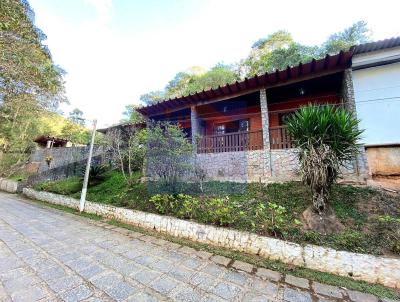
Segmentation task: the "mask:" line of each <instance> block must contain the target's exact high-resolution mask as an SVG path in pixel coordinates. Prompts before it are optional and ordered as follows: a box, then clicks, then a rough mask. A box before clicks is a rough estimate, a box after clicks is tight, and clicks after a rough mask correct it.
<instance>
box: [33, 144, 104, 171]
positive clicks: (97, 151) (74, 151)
mask: <svg viewBox="0 0 400 302" xmlns="http://www.w3.org/2000/svg"><path fill="white" fill-rule="evenodd" d="M103 153H104V150H103V148H102V147H95V148H93V157H95V156H98V155H101V154H103ZM88 155H89V146H85V147H65V148H64V147H63V148H50V149H47V148H46V149H37V150H35V151H34V152H33V153H32V154H31V156H30V159H29V162H30V163H31V164H33V163H36V165H37V171H32V172H39V173H40V172H44V171H47V170H50V169H54V168H58V167H61V166H66V165H68V164H71V163H74V162H81V161H83V160H85V159H87V157H88ZM48 156H51V157H52V161H51V162H50V165H48V164H47V162H46V157H48Z"/></svg>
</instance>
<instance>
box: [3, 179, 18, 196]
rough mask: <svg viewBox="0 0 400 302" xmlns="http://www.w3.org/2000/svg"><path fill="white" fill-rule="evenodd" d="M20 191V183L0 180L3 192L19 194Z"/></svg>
mask: <svg viewBox="0 0 400 302" xmlns="http://www.w3.org/2000/svg"><path fill="white" fill-rule="evenodd" d="M19 189H20V183H19V182H18V181H15V180H10V179H5V178H0V190H1V191H6V192H8V193H17V192H18V191H19ZM21 190H22V189H21Z"/></svg>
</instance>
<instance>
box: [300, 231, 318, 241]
mask: <svg viewBox="0 0 400 302" xmlns="http://www.w3.org/2000/svg"><path fill="white" fill-rule="evenodd" d="M321 237H322V236H321V234H320V233H318V232H316V231H306V232H304V234H303V238H304V240H305V241H306V242H309V243H312V244H321Z"/></svg>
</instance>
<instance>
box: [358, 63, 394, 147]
mask: <svg viewBox="0 0 400 302" xmlns="http://www.w3.org/2000/svg"><path fill="white" fill-rule="evenodd" d="M353 83H354V93H355V101H356V111H357V117H358V118H359V119H360V128H361V129H364V133H363V138H362V142H363V143H364V144H366V145H381V144H395V143H400V130H399V129H400V124H399V117H400V102H399V101H400V63H394V64H388V65H384V66H378V67H371V68H365V69H359V70H354V71H353Z"/></svg>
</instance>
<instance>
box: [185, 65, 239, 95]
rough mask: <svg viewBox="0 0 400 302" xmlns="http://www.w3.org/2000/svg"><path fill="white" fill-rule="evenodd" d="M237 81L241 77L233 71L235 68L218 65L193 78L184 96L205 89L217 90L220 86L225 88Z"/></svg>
mask: <svg viewBox="0 0 400 302" xmlns="http://www.w3.org/2000/svg"><path fill="white" fill-rule="evenodd" d="M236 80H239V75H238V74H237V72H236V71H234V70H233V66H231V65H225V64H223V63H218V64H217V65H215V66H214V67H213V68H211V69H210V70H209V71H207V72H206V73H204V74H201V75H199V76H193V77H192V80H191V81H189V83H188V85H187V87H186V89H185V91H184V94H189V93H195V92H198V91H201V90H203V89H204V90H207V89H210V88H217V87H218V86H224V85H225V84H227V83H232V82H234V81H236Z"/></svg>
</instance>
